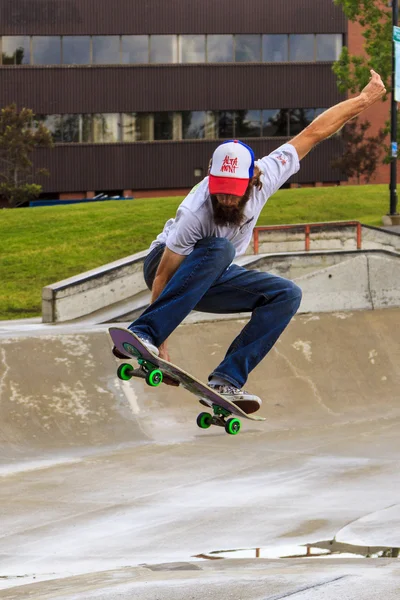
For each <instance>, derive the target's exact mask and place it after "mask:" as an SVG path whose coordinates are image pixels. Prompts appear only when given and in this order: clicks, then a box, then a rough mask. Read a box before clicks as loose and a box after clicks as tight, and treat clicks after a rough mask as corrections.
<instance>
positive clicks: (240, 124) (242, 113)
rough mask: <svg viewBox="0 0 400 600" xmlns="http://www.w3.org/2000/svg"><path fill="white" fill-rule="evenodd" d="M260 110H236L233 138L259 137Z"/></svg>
mask: <svg viewBox="0 0 400 600" xmlns="http://www.w3.org/2000/svg"><path fill="white" fill-rule="evenodd" d="M260 135H261V110H238V111H237V112H236V126H235V136H236V137H238V138H245V137H260Z"/></svg>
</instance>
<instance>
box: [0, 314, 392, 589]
mask: <svg viewBox="0 0 400 600" xmlns="http://www.w3.org/2000/svg"><path fill="white" fill-rule="evenodd" d="M245 322H246V320H245V319H235V320H231V321H226V320H225V321H221V322H213V323H199V324H186V325H182V326H181V327H179V328H178V330H177V331H176V332H175V333H174V334H173V335H172V336H171V339H170V347H171V355H172V360H173V362H175V363H177V364H179V365H182V366H183V367H184V368H185V369H186V370H188V371H189V372H191V373H193V374H194V375H196V376H198V377H199V378H200V379H201V380H203V381H204V380H206V379H207V375H208V373H209V372H210V371H211V370H212V369H213V367H215V366H216V365H217V364H218V363H219V362H220V361H221V359H222V358H223V356H224V354H225V352H226V349H227V348H228V346H229V345H230V343H231V341H232V340H233V339H234V337H235V336H236V335H237V334H238V333H239V331H240V330H241V328H242V327H243V326H244V324H245ZM399 323H400V310H399V309H387V310H382V311H365V312H353V313H350V312H343V313H333V314H312V315H311V314H306V315H300V316H297V317H296V318H295V319H294V321H293V322H292V323H291V324H290V326H289V328H288V329H287V330H286V332H285V333H284V334H283V336H282V337H281V339H280V340H279V342H278V343H277V345H276V346H275V348H274V349H273V350H272V352H271V353H270V354H269V355H268V357H267V358H266V359H265V360H264V361H263V362H262V363H261V364H260V365H259V366H258V367H257V369H256V370H255V371H253V373H252V374H251V375H250V378H249V381H248V383H247V384H246V389H249V390H251V391H254V392H255V393H256V394H258V395H259V396H261V397H262V399H263V406H262V408H261V411H260V414H261V415H262V416H264V417H266V419H267V420H266V422H265V423H254V422H251V421H247V420H243V422H242V430H241V432H240V433H239V435H237V436H229V435H227V434H226V433H225V432H224V430H223V429H221V428H217V427H213V428H211V429H209V430H204V431H203V430H200V429H199V428H198V427H197V425H196V417H197V414H198V413H199V412H201V411H202V410H203V409H202V407H201V406H200V404H198V403H197V401H196V399H195V398H194V397H192V396H191V395H190V394H189V393H188V392H186V391H185V390H183V389H176V388H170V387H167V386H164V385H163V386H161V387H159V388H150V387H148V386H146V384H145V383H144V381H143V380H133V381H131V382H122V381H120V380H119V379H118V378H117V377H116V370H117V366H118V364H120V361H118V360H117V359H115V358H114V357H113V356H112V355H111V353H110V342H109V339H108V335H107V327H106V326H96V327H88V328H87V329H84V330H82V329H79V328H78V327H76V326H63V327H61V326H53V327H51V326H45V327H42V326H40V324H38V323H34V324H32V323H29V322H26V323H22V324H19V323H18V322H16V323H15V324H14V325H10V324H7V325H5V326H4V327H2V326H1V324H0V341H1V344H0V403H1V419H0V450H1V452H0V481H1V486H0V522H1V532H0V599H9V600H11V599H20V598H21V599H22V598H29V599H30V600H39V599H40V600H47V599H48V600H73V599H76V598H84V599H99V600H100V599H101V600H105V599H107V600H117V599H118V600H128V599H133V598H135V599H136V598H137V599H140V600H172V599H174V600H183V599H185V600H186V599H192V600H200V599H208V598H210V599H211V598H221V599H229V600H230V599H232V600H244V599H246V600H278V599H280V598H290V600H291V599H292V598H293V600H297V599H299V600H303V599H310V600H311V599H318V600H319V599H323V600H333V599H337V598H338V597H341V598H343V599H345V600H356V599H357V600H360V599H362V600H372V599H373V598H374V599H375V598H377V597H379V598H384V599H387V600H391V599H392V598H393V599H394V598H396V599H397V598H398V597H399V592H400V570H399V559H398V558H397V556H398V553H399V551H398V549H399V548H400V527H399V525H400V508H399V489H400V471H399V469H398V462H399V455H400V442H399V426H400V407H399V390H400V370H399V364H400V350H399V340H400V324H399Z"/></svg>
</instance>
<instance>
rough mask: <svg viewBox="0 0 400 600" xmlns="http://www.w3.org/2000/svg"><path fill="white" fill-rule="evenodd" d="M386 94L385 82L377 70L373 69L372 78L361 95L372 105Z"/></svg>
mask: <svg viewBox="0 0 400 600" xmlns="http://www.w3.org/2000/svg"><path fill="white" fill-rule="evenodd" d="M385 95H386V88H385V86H384V84H383V81H382V79H381V76H380V75H378V73H376V71H374V70H373V69H371V80H370V82H369V83H368V85H366V86H365V88H364V89H363V91H362V92H361V96H363V97H364V98H365V99H366V101H367V104H368V106H372V104H375V102H377V101H378V100H381V99H382V98H383V97H384V96H385Z"/></svg>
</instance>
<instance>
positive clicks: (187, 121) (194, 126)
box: [182, 110, 206, 140]
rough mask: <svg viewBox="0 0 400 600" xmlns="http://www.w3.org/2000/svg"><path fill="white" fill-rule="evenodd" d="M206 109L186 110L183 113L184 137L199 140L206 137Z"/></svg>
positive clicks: (184, 138)
mask: <svg viewBox="0 0 400 600" xmlns="http://www.w3.org/2000/svg"><path fill="white" fill-rule="evenodd" d="M205 131H206V113H205V111H197V110H195V111H184V112H183V113H182V139H183V140H198V139H203V138H204V137H205Z"/></svg>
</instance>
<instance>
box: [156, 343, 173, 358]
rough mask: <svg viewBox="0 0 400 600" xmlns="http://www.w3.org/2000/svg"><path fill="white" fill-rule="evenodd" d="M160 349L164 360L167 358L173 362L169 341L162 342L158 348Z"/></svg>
mask: <svg viewBox="0 0 400 600" xmlns="http://www.w3.org/2000/svg"><path fill="white" fill-rule="evenodd" d="M158 351H159V353H160V358H162V359H163V360H167V361H168V362H171V359H170V356H169V350H168V346H167V342H164V343H163V344H161V346H159V348H158Z"/></svg>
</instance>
